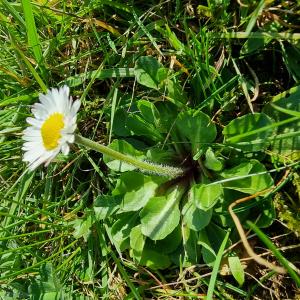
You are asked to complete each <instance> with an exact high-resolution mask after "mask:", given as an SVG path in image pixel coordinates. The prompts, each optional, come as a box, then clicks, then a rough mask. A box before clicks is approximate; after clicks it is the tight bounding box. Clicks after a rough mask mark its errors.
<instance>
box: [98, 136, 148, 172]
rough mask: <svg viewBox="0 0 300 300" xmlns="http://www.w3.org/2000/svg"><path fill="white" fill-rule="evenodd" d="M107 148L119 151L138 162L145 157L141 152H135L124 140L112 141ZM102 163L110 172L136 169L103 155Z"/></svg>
mask: <svg viewBox="0 0 300 300" xmlns="http://www.w3.org/2000/svg"><path fill="white" fill-rule="evenodd" d="M109 148H111V149H113V150H116V151H119V152H121V153H123V154H128V155H130V156H132V157H135V158H138V159H140V160H142V159H144V157H145V156H144V154H143V152H141V151H138V150H136V149H135V148H134V147H133V146H132V145H131V144H129V143H128V142H126V141H124V140H114V141H113V142H112V143H111V144H110V145H109ZM103 161H104V162H105V164H106V165H107V166H108V167H109V168H110V169H111V170H114V171H118V172H126V171H132V170H135V169H136V167H134V166H132V165H130V164H127V163H125V162H123V161H120V160H116V159H115V158H112V157H110V156H108V155H106V154H104V155H103Z"/></svg>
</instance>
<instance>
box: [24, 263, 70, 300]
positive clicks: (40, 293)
mask: <svg viewBox="0 0 300 300" xmlns="http://www.w3.org/2000/svg"><path fill="white" fill-rule="evenodd" d="M28 289H29V293H30V295H31V298H30V299H33V300H35V299H36V300H52V299H53V300H55V299H64V298H65V296H66V295H65V293H64V289H63V287H62V285H61V284H60V283H59V282H58V280H57V278H56V274H55V272H54V268H53V266H52V264H50V263H45V264H43V265H42V266H41V267H40V271H39V276H37V277H35V278H33V279H32V283H31V284H30V286H29V288H28Z"/></svg>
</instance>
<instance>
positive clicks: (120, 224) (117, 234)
mask: <svg viewBox="0 0 300 300" xmlns="http://www.w3.org/2000/svg"><path fill="white" fill-rule="evenodd" d="M137 218H138V214H137V213H135V214H132V213H124V214H122V215H120V216H119V219H118V220H117V221H116V222H115V223H114V224H113V226H112V227H111V236H112V239H113V242H114V245H115V246H116V247H117V249H119V250H120V251H124V250H125V249H127V248H129V246H130V240H129V236H130V232H131V230H132V228H133V227H134V226H135V225H136V220H137Z"/></svg>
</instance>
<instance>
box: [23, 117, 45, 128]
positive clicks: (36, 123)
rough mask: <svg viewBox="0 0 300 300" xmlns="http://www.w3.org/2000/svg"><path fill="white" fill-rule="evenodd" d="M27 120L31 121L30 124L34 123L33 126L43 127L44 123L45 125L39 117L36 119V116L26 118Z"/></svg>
mask: <svg viewBox="0 0 300 300" xmlns="http://www.w3.org/2000/svg"><path fill="white" fill-rule="evenodd" d="M26 122H27V123H29V124H30V125H32V126H35V127H37V128H41V127H42V125H43V122H42V121H40V120H37V119H34V118H31V117H29V118H26Z"/></svg>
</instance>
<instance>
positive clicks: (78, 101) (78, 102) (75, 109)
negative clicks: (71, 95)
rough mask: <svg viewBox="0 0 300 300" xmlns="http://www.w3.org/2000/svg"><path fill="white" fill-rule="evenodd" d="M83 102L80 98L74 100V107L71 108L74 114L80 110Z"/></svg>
mask: <svg viewBox="0 0 300 300" xmlns="http://www.w3.org/2000/svg"><path fill="white" fill-rule="evenodd" d="M80 105H81V102H80V100H76V101H74V102H73V105H72V108H71V114H72V115H73V116H74V115H76V113H77V112H78V110H79V108H80Z"/></svg>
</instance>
